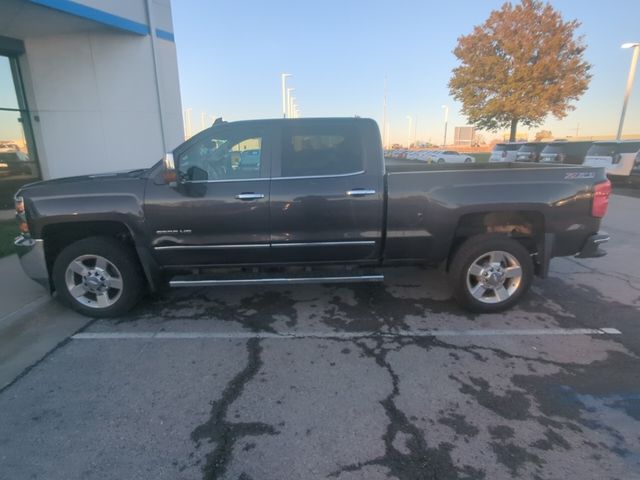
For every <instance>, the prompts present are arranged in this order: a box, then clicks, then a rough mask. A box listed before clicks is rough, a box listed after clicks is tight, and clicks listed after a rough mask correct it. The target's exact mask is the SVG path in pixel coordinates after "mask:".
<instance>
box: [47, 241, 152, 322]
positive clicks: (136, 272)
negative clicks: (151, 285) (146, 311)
mask: <svg viewBox="0 0 640 480" xmlns="http://www.w3.org/2000/svg"><path fill="white" fill-rule="evenodd" d="M53 283H54V285H55V288H56V291H57V292H58V297H59V298H60V300H62V301H63V302H64V303H66V304H67V305H68V306H70V307H71V308H73V309H74V310H76V311H78V312H80V313H82V314H84V315H87V316H90V317H112V316H118V315H122V314H124V313H126V312H127V311H129V310H130V309H131V308H133V307H134V306H135V304H136V303H137V302H138V300H139V299H140V297H141V294H142V290H143V286H144V285H143V281H142V275H141V272H140V267H139V263H138V260H137V258H136V257H135V254H134V252H133V251H132V250H131V248H128V247H127V246H126V245H124V244H122V243H121V242H119V241H117V240H115V239H111V238H107V237H90V238H85V239H83V240H79V241H77V242H75V243H72V244H71V245H69V246H68V247H66V248H65V249H64V250H63V251H62V252H60V254H59V255H58V257H57V258H56V261H55V262H54V265H53Z"/></svg>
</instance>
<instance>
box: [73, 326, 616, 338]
mask: <svg viewBox="0 0 640 480" xmlns="http://www.w3.org/2000/svg"><path fill="white" fill-rule="evenodd" d="M620 334H621V332H620V330H618V329H616V328H609V327H603V328H535V329H515V328H514V329H497V330H496V329H485V330H399V331H396V332H280V333H271V332H112V333H111V332H84V333H76V334H75V335H74V336H73V337H71V338H72V339H73V340H135V339H157V340H164V339H169V340H193V339H201V338H209V339H223V340H226V339H249V338H268V339H287V338H319V339H325V338H326V339H338V340H344V339H352V338H376V337H382V338H398V337H407V338H412V337H500V336H525V335H528V336H542V335H620Z"/></svg>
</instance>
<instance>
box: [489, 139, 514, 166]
mask: <svg viewBox="0 0 640 480" xmlns="http://www.w3.org/2000/svg"><path fill="white" fill-rule="evenodd" d="M521 146H522V143H516V142H509V143H496V145H495V147H493V150H492V151H491V156H490V157H489V162H514V161H515V160H516V152H517V151H518V149H519V148H520V147H521Z"/></svg>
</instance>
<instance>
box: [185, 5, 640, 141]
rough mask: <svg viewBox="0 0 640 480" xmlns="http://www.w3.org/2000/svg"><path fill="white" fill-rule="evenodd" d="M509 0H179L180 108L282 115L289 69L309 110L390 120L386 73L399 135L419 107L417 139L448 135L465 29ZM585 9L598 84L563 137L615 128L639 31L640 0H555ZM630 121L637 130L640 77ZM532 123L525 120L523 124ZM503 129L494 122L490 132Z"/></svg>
mask: <svg viewBox="0 0 640 480" xmlns="http://www.w3.org/2000/svg"><path fill="white" fill-rule="evenodd" d="M502 3H503V2H502V1H494V0H478V1H473V0H459V1H451V2H438V3H436V2H433V1H424V0H423V1H418V0H393V1H391V0H387V1H378V0H322V1H320V0H316V1H308V0H307V1H300V0H298V1H293V0H269V1H265V0H216V1H211V0H175V1H173V2H172V9H173V20H174V33H175V41H176V47H177V52H178V66H179V72H180V86H181V93H182V105H183V108H185V109H186V108H191V109H192V113H191V118H192V124H193V126H194V130H195V129H199V126H200V118H201V112H206V114H207V116H208V117H211V116H212V117H219V116H221V117H223V118H224V119H226V120H241V119H254V118H275V117H281V116H282V99H281V84H280V74H281V73H283V72H286V73H291V74H292V75H293V76H292V77H291V78H290V79H289V80H288V86H290V87H293V88H295V92H294V96H295V97H296V99H297V103H298V105H299V108H300V112H301V116H302V117H323V116H354V115H358V116H361V117H371V118H374V119H376V120H377V121H378V123H379V124H381V123H382V116H383V98H384V84H385V78H386V81H387V85H388V87H387V112H388V113H387V120H388V122H389V124H390V137H391V138H390V140H391V141H392V142H398V143H406V140H407V137H408V128H409V125H408V124H409V120H408V119H407V116H411V117H413V118H414V122H416V124H415V125H414V126H415V127H416V130H417V131H416V133H415V135H416V137H417V138H418V139H419V140H425V141H432V142H434V143H441V141H442V138H443V133H444V113H443V109H442V105H448V106H449V134H448V140H449V142H451V141H452V139H453V127H455V126H462V125H466V124H467V121H466V119H465V117H464V116H462V115H461V113H460V104H458V103H457V102H455V101H454V100H453V99H452V98H451V96H450V94H449V91H448V87H447V83H448V81H449V78H450V77H451V71H452V69H453V68H454V67H455V66H456V65H457V60H456V58H455V56H454V55H453V53H452V51H453V49H454V48H455V46H456V43H457V38H458V37H459V36H461V35H466V34H468V33H470V32H471V31H472V29H473V26H474V25H477V24H481V23H483V22H484V21H485V19H486V18H487V17H488V15H489V13H490V12H491V11H492V10H494V9H498V8H499V7H500V6H501V5H502ZM550 3H551V4H552V5H553V6H554V8H556V9H557V10H559V11H560V12H561V13H562V15H563V17H564V19H565V20H571V19H577V20H579V21H580V22H581V23H582V25H581V27H580V28H579V30H578V34H580V35H583V36H584V39H585V42H586V44H587V50H586V53H585V57H586V59H587V61H589V62H590V63H591V64H592V72H591V73H592V74H593V79H592V80H591V84H590V87H589V90H588V91H587V92H586V93H585V94H584V95H583V97H582V98H581V99H580V100H579V101H578V102H576V103H575V107H576V109H575V110H574V111H573V112H571V113H570V114H569V115H568V116H567V117H565V118H564V119H563V120H557V119H555V118H549V119H548V120H547V121H546V122H545V123H544V124H543V125H542V126H541V127H538V128H535V129H532V130H531V136H533V135H534V133H535V132H536V131H538V130H540V129H548V130H551V131H552V133H553V135H554V136H556V137H566V136H573V135H576V133H578V135H580V136H584V135H604V134H615V132H616V130H617V127H618V121H619V118H620V111H621V107H622V101H623V94H624V88H625V84H626V79H627V74H628V71H629V64H630V60H631V50H624V49H621V48H620V45H621V44H622V43H625V42H633V41H640V30H639V29H638V18H640V1H638V0H608V1H607V2H606V3H604V2H602V1H600V0H554V1H551V2H550ZM636 80H637V81H636V82H635V85H634V89H633V93H632V95H631V100H630V103H629V106H628V110H627V115H626V119H625V128H624V133H625V134H628V133H638V134H639V136H640V85H639V84H640V79H636ZM522 130H524V131H526V128H524V127H521V130H520V131H522ZM498 136H499V134H486V135H485V137H486V138H487V140H489V139H490V138H493V137H498Z"/></svg>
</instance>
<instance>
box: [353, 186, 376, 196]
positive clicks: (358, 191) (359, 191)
mask: <svg viewBox="0 0 640 480" xmlns="http://www.w3.org/2000/svg"><path fill="white" fill-rule="evenodd" d="M375 194H376V191H375V190H371V189H370V188H354V189H353V190H349V191H348V192H347V195H349V196H350V197H364V196H366V195H375Z"/></svg>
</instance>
